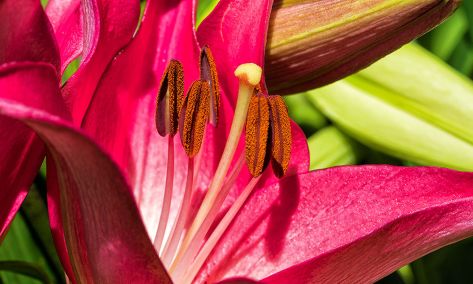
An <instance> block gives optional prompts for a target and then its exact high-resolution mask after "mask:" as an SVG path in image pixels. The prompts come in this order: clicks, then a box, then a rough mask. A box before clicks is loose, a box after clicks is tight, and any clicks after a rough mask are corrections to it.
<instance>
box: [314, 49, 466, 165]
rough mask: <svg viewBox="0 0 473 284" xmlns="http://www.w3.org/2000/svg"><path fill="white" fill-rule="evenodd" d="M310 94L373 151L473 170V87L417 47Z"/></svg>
mask: <svg viewBox="0 0 473 284" xmlns="http://www.w3.org/2000/svg"><path fill="white" fill-rule="evenodd" d="M310 93H311V96H310V98H311V99H312V100H313V101H314V102H315V103H316V104H317V106H318V107H319V109H320V110H321V111H322V112H323V113H324V114H325V115H327V116H328V117H329V118H330V119H332V120H333V121H334V122H335V123H337V124H338V125H340V126H341V127H342V128H343V129H344V130H345V131H347V133H349V134H350V136H352V137H354V138H356V139H357V140H359V141H361V142H363V143H365V144H366V145H369V146H371V147H373V148H374V149H378V150H380V151H383V152H384V153H387V154H390V155H393V156H395V157H398V158H401V159H404V160H409V161H413V162H415V163H419V164H425V165H435V166H443V167H450V168H454V169H459V170H473V116H472V115H471V113H472V112H471V111H472V110H473V86H472V82H471V81H469V80H468V79H466V78H465V77H463V76H462V75H461V74H459V73H457V72H456V71H454V70H453V69H452V68H450V67H448V66H447V65H446V64H445V63H443V62H442V61H440V60H439V59H437V58H435V57H433V56H432V55H431V54H430V53H428V52H427V51H425V50H424V49H422V48H420V47H419V46H417V45H413V44H411V45H408V46H406V47H404V48H402V49H401V50H400V51H398V52H396V53H394V54H392V55H390V56H388V57H386V58H385V59H383V60H381V61H380V62H378V63H376V64H374V65H373V66H372V67H370V68H367V69H366V70H364V71H362V72H360V73H359V74H358V75H354V76H352V77H350V78H348V79H345V80H343V81H339V82H337V83H335V84H332V85H330V86H327V87H324V88H321V89H318V90H314V91H311V92H310Z"/></svg>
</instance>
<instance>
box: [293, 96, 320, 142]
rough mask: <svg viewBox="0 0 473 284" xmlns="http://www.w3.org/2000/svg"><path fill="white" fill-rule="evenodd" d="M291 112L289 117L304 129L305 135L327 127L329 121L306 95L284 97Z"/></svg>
mask: <svg viewBox="0 0 473 284" xmlns="http://www.w3.org/2000/svg"><path fill="white" fill-rule="evenodd" d="M284 100H285V102H286V105H287V107H288V110H289V116H290V117H291V118H292V119H293V120H294V121H295V122H296V123H297V124H298V125H299V126H301V127H302V129H303V130H304V132H305V133H309V134H311V133H314V132H315V131H316V130H318V129H320V128H322V127H324V126H326V125H327V123H328V122H327V119H326V118H325V117H324V115H323V114H322V113H321V112H320V111H319V110H318V109H317V108H316V107H315V105H314V104H313V103H312V102H311V101H310V100H309V99H308V98H306V96H305V94H297V95H294V96H286V97H284Z"/></svg>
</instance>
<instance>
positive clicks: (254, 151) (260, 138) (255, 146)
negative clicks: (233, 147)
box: [245, 95, 270, 177]
mask: <svg viewBox="0 0 473 284" xmlns="http://www.w3.org/2000/svg"><path fill="white" fill-rule="evenodd" d="M268 136H269V102H268V98H267V97H265V96H262V95H254V96H253V97H252V98H251V100H250V105H249V108H248V116H247V118H246V135H245V156H246V164H247V166H248V170H249V172H250V173H251V175H252V176H254V177H258V176H260V175H261V173H263V171H264V169H265V168H266V166H267V165H268V162H269V150H270V147H268V142H269V141H268Z"/></svg>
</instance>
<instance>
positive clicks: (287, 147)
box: [269, 96, 292, 178]
mask: <svg viewBox="0 0 473 284" xmlns="http://www.w3.org/2000/svg"><path fill="white" fill-rule="evenodd" d="M269 106H270V125H271V136H272V143H271V144H272V151H271V166H272V168H273V171H274V174H275V175H276V176H277V177H279V178H281V177H283V176H284V175H285V174H286V171H287V167H288V165H289V160H290V158H291V145H292V134H291V120H290V118H289V115H288V112H287V107H286V104H285V103H284V100H283V98H282V97H281V96H269Z"/></svg>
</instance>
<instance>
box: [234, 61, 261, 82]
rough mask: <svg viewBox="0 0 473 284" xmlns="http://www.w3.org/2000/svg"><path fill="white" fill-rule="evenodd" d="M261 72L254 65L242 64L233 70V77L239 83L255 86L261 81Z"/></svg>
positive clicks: (259, 68)
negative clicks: (243, 82) (238, 80)
mask: <svg viewBox="0 0 473 284" xmlns="http://www.w3.org/2000/svg"><path fill="white" fill-rule="evenodd" d="M262 73H263V70H262V69H261V67H259V66H258V65H256V64H254V63H244V64H241V65H240V66H238V67H237V69H236V70H235V76H236V77H238V79H240V81H245V82H247V83H248V84H249V85H252V86H256V85H258V84H259V82H260V81H261V74H262Z"/></svg>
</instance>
